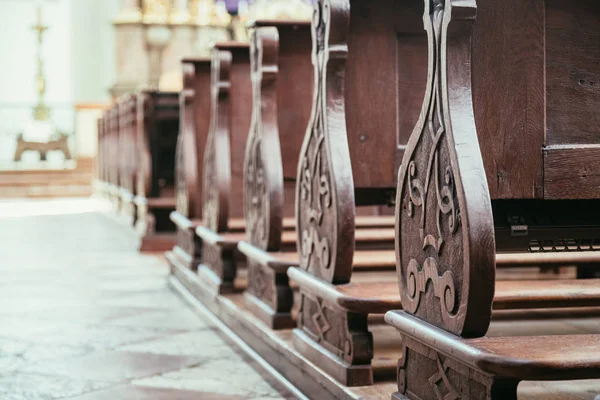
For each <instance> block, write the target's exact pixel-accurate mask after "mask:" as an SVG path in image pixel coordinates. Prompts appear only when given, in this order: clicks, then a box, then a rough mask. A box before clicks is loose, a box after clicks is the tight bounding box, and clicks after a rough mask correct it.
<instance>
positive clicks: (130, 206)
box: [118, 93, 138, 226]
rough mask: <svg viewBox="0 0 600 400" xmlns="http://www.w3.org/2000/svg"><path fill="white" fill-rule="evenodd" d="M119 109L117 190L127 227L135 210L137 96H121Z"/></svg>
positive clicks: (131, 224) (134, 220)
mask: <svg viewBox="0 0 600 400" xmlns="http://www.w3.org/2000/svg"><path fill="white" fill-rule="evenodd" d="M118 109H119V190H120V196H121V208H120V210H119V211H120V214H121V216H122V218H123V219H124V220H125V222H126V224H127V225H129V226H134V225H135V223H136V219H137V210H136V207H135V204H134V202H133V200H134V198H135V194H136V178H137V157H138V154H137V141H136V139H137V131H136V130H137V96H136V94H135V93H132V94H127V95H125V96H123V97H122V98H121V99H120V100H119V102H118Z"/></svg>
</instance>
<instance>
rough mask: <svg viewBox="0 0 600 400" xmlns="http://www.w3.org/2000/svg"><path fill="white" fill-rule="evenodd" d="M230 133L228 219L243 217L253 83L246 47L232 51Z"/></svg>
mask: <svg viewBox="0 0 600 400" xmlns="http://www.w3.org/2000/svg"><path fill="white" fill-rule="evenodd" d="M228 50H231V54H232V56H233V59H232V63H231V77H230V79H231V92H230V100H229V106H230V109H229V129H230V130H229V134H230V146H231V189H230V197H229V217H230V218H238V217H243V216H244V203H243V197H244V196H243V190H244V157H245V154H246V139H247V137H248V132H249V130H250V121H251V119H252V83H251V80H250V57H249V51H248V48H247V47H246V48H232V49H228Z"/></svg>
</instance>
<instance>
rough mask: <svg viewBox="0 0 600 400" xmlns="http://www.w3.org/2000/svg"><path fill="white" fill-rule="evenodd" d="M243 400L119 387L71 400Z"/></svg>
mask: <svg viewBox="0 0 600 400" xmlns="http://www.w3.org/2000/svg"><path fill="white" fill-rule="evenodd" d="M117 399H118V400H121V399H123V400H244V399H245V398H244V397H241V396H231V395H222V394H217V393H207V392H196V391H188V390H177V389H161V388H147V387H142V386H129V385H128V386H119V387H116V388H111V389H108V390H101V391H98V392H94V393H88V394H84V395H83V396H77V397H74V398H72V400H117Z"/></svg>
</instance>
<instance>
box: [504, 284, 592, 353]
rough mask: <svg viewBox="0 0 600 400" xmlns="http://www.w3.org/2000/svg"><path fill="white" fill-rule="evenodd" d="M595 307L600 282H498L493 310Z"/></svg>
mask: <svg viewBox="0 0 600 400" xmlns="http://www.w3.org/2000/svg"><path fill="white" fill-rule="evenodd" d="M595 306H600V279H559V280H551V281H546V280H527V281H498V282H496V292H495V294H494V310H506V309H511V310H515V309H524V308H561V307H595ZM599 350H600V349H599Z"/></svg>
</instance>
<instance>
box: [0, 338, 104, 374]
mask: <svg viewBox="0 0 600 400" xmlns="http://www.w3.org/2000/svg"><path fill="white" fill-rule="evenodd" d="M91 351H92V349H90V348H87V347H73V346H63V345H58V346H57V345H53V346H46V345H40V344H36V343H32V342H25V341H19V340H11V339H5V338H0V375H4V374H6V373H9V372H14V371H16V370H18V369H20V368H23V367H25V366H28V365H31V364H34V363H38V362H41V361H45V360H53V359H60V360H66V359H68V358H71V357H75V356H80V355H83V354H85V353H89V352H91Z"/></svg>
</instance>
